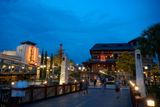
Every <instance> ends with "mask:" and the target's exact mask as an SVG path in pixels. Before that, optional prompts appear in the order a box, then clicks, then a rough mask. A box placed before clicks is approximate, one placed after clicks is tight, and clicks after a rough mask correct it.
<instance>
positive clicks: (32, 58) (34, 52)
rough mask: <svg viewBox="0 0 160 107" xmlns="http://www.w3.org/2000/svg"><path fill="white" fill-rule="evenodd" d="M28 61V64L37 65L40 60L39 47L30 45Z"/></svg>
mask: <svg viewBox="0 0 160 107" xmlns="http://www.w3.org/2000/svg"><path fill="white" fill-rule="evenodd" d="M26 62H27V63H28V64H33V65H36V64H37V62H38V48H36V47H34V46H28V47H27V50H26Z"/></svg>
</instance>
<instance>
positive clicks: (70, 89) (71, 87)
mask: <svg viewBox="0 0 160 107" xmlns="http://www.w3.org/2000/svg"><path fill="white" fill-rule="evenodd" d="M69 86H70V93H71V92H72V84H69Z"/></svg>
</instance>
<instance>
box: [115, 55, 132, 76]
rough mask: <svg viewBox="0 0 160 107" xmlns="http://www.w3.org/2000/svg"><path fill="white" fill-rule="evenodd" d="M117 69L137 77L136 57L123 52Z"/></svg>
mask: <svg viewBox="0 0 160 107" xmlns="http://www.w3.org/2000/svg"><path fill="white" fill-rule="evenodd" d="M116 68H117V69H118V70H120V71H123V72H125V73H128V74H131V75H133V76H135V60H134V56H133V55H132V54H131V53H129V52H123V53H121V54H120V56H119V58H118V60H117V62H116Z"/></svg>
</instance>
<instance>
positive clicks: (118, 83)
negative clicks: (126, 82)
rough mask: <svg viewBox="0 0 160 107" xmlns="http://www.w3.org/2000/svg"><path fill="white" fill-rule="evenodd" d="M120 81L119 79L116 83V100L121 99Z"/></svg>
mask: <svg viewBox="0 0 160 107" xmlns="http://www.w3.org/2000/svg"><path fill="white" fill-rule="evenodd" d="M120 84H121V82H120V79H119V78H117V79H116V81H115V92H116V98H117V99H119V97H120Z"/></svg>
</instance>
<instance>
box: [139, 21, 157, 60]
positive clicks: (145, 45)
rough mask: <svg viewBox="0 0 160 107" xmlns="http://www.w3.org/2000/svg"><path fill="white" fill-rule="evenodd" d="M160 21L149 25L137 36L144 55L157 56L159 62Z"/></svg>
mask: <svg viewBox="0 0 160 107" xmlns="http://www.w3.org/2000/svg"><path fill="white" fill-rule="evenodd" d="M159 43H160V23H158V24H155V25H153V26H151V27H149V28H148V29H147V30H145V31H144V32H143V34H142V35H141V36H140V38H139V49H140V50H141V52H142V55H143V56H144V57H145V56H146V55H149V56H151V57H157V59H158V62H160V46H159Z"/></svg>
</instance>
